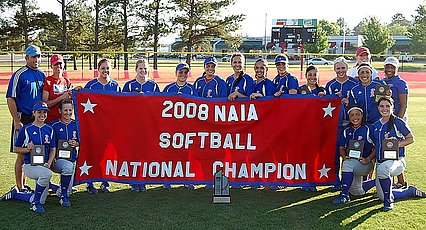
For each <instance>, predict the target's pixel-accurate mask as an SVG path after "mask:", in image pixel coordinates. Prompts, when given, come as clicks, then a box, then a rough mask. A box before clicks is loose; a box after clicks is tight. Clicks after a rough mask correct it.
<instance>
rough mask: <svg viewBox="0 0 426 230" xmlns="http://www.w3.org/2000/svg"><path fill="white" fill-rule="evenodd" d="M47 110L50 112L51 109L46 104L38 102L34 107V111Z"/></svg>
mask: <svg viewBox="0 0 426 230" xmlns="http://www.w3.org/2000/svg"><path fill="white" fill-rule="evenodd" d="M39 110H46V111H49V107H48V106H47V104H46V102H42V101H37V102H36V103H35V104H34V106H33V111H39Z"/></svg>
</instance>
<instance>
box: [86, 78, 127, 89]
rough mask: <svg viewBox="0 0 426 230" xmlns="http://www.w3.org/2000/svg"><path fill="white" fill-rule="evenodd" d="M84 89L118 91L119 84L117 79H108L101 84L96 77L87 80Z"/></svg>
mask: <svg viewBox="0 0 426 230" xmlns="http://www.w3.org/2000/svg"><path fill="white" fill-rule="evenodd" d="M84 88H85V89H96V90H106V91H115V92H120V91H121V89H120V84H118V82H117V81H115V80H113V79H110V81H109V82H108V83H107V84H105V85H104V84H102V83H101V82H100V81H99V80H98V79H97V78H95V79H92V80H90V81H89V82H87V84H86V86H84Z"/></svg>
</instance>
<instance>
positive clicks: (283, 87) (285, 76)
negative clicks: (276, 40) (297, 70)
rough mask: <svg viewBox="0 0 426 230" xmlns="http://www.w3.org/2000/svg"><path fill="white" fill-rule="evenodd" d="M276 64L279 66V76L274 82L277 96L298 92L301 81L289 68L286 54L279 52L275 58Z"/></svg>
mask: <svg viewBox="0 0 426 230" xmlns="http://www.w3.org/2000/svg"><path fill="white" fill-rule="evenodd" d="M275 66H276V67H277V72H278V74H277V76H276V77H275V78H274V80H273V82H274V84H275V94H274V96H275V97H279V96H281V95H282V94H297V91H298V90H299V82H298V81H297V78H295V77H294V76H293V75H291V73H289V72H288V71H287V70H288V57H287V56H286V55H285V54H279V55H277V57H276V58H275Z"/></svg>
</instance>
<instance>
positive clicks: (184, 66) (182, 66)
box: [176, 63, 190, 71]
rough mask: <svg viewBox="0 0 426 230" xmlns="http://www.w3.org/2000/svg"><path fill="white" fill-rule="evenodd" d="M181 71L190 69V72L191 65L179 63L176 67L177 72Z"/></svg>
mask: <svg viewBox="0 0 426 230" xmlns="http://www.w3.org/2000/svg"><path fill="white" fill-rule="evenodd" d="M181 69H188V71H189V70H190V68H189V65H188V64H187V63H179V64H178V65H177V66H176V71H179V70H181Z"/></svg>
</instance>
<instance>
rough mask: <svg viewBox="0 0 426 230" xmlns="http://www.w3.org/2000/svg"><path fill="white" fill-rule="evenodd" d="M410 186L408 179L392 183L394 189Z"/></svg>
mask: <svg viewBox="0 0 426 230" xmlns="http://www.w3.org/2000/svg"><path fill="white" fill-rule="evenodd" d="M407 186H408V184H407V181H405V182H404V183H399V182H398V183H396V184H393V185H392V188H393V189H406V188H407Z"/></svg>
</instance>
